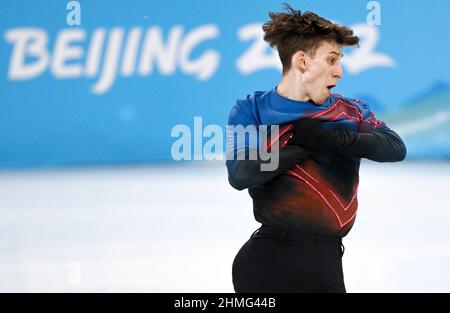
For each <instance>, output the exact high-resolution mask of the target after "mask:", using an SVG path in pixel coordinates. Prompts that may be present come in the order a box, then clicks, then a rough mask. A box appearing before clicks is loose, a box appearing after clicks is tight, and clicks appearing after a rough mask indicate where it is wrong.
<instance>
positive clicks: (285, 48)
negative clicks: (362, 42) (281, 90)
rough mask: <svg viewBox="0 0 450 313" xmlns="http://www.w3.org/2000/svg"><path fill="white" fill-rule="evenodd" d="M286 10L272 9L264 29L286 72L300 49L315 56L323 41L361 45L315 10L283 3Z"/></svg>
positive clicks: (356, 39) (341, 27)
mask: <svg viewBox="0 0 450 313" xmlns="http://www.w3.org/2000/svg"><path fill="white" fill-rule="evenodd" d="M284 6H285V8H286V9H287V10H288V12H287V13H273V12H269V17H270V19H271V20H270V21H268V22H266V23H265V24H264V25H263V26H262V29H263V31H264V40H265V41H266V42H268V43H269V44H270V46H271V47H272V48H273V47H276V48H277V50H278V54H279V56H280V59H281V63H282V64H283V75H284V74H285V73H286V72H288V71H289V70H290V68H291V59H292V56H293V55H294V53H296V52H297V51H299V50H302V51H304V52H305V53H310V54H311V55H312V56H314V53H315V52H316V49H317V48H318V46H319V44H320V43H321V42H322V41H323V40H326V41H334V42H336V43H337V44H339V45H342V46H354V45H358V44H359V37H358V36H355V35H353V31H352V30H351V29H350V28H348V27H345V26H341V25H338V24H334V23H332V22H330V21H329V20H327V19H324V18H322V17H320V16H318V15H317V14H315V13H313V12H309V11H306V12H305V13H303V14H302V13H301V12H300V11H297V10H294V9H293V8H292V7H291V6H289V5H288V4H287V3H284Z"/></svg>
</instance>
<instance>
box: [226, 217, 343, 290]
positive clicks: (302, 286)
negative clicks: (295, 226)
mask: <svg viewBox="0 0 450 313" xmlns="http://www.w3.org/2000/svg"><path fill="white" fill-rule="evenodd" d="M343 254H344V246H343V245H342V240H341V238H340V237H331V236H322V235H314V234H307V233H301V232H298V231H287V230H283V229H279V228H276V227H272V226H265V225H263V226H262V227H261V228H259V229H257V230H256V231H255V232H254V233H253V234H252V236H251V237H250V239H249V240H248V241H247V242H246V243H245V244H244V245H243V246H242V248H241V249H240V250H239V252H238V254H237V255H236V257H235V259H234V262H233V285H234V290H235V291H236V292H256V293H257V292H274V293H282V292H283V293H287V292H307V293H312V292H339V293H345V292H346V291H345V284H344V274H343V271H342V256H343Z"/></svg>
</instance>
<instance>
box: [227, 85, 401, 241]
mask: <svg viewBox="0 0 450 313" xmlns="http://www.w3.org/2000/svg"><path fill="white" fill-rule="evenodd" d="M299 119H315V120H319V121H320V122H321V124H322V125H323V127H324V128H325V129H327V130H339V131H342V133H343V134H344V135H345V134H347V135H348V139H347V140H346V141H345V143H344V144H343V146H342V147H341V148H339V149H335V150H329V151H326V152H314V151H308V150H307V149H305V148H303V147H301V146H298V145H289V144H288V143H289V140H290V138H291V137H292V133H293V123H294V122H295V121H297V120H299ZM228 125H234V126H237V125H242V126H244V127H246V126H248V125H255V126H256V127H258V126H260V125H280V133H279V135H280V138H279V139H280V145H281V149H280V154H279V157H280V163H279V168H278V169H277V170H276V171H273V172H262V171H261V170H260V166H259V165H260V164H261V162H262V161H261V160H248V159H246V160H238V159H236V158H234V159H232V160H227V162H226V165H227V169H228V175H229V176H228V177H229V181H230V183H231V185H232V186H233V187H235V188H236V189H238V190H242V189H246V188H248V190H249V193H250V196H251V197H252V198H253V210H254V215H255V219H256V220H257V221H258V222H260V223H261V224H264V225H272V226H279V227H282V228H285V229H297V230H301V231H304V232H308V233H314V234H320V235H330V236H338V237H344V236H345V235H347V234H348V232H349V231H350V229H351V228H352V226H353V224H354V221H355V217H356V212H357V208H358V200H357V191H358V182H359V174H358V173H359V167H360V162H361V158H367V159H370V160H373V161H377V162H395V161H400V160H403V159H404V158H405V156H406V148H405V145H404V143H403V141H402V139H401V138H400V137H399V136H398V135H397V134H396V133H395V132H394V131H393V130H392V129H390V128H389V127H388V126H387V125H386V124H385V123H383V122H381V121H378V120H377V118H376V117H375V115H374V114H373V113H372V112H371V111H370V108H369V106H368V104H367V103H364V102H363V101H360V100H356V99H350V98H346V97H343V96H341V95H338V94H333V95H331V96H330V97H328V99H327V100H326V101H325V102H324V103H323V104H322V105H316V104H314V103H312V102H302V101H296V100H292V99H288V98H285V97H283V96H281V95H280V94H278V93H277V91H276V88H273V89H271V90H268V91H256V92H254V93H253V94H251V95H248V96H246V97H245V98H242V99H239V100H237V101H236V104H235V105H234V107H233V109H232V110H231V112H230V115H229V120H228ZM231 136H232V135H228V134H227V147H228V148H227V149H229V150H232V152H233V155H234V156H236V155H237V154H239V153H245V154H246V155H248V154H249V151H250V150H251V149H256V148H257V147H255V146H252V144H251V143H249V142H247V141H244V142H242V143H239V142H236V140H234V139H235V138H231ZM232 139H233V140H232ZM230 145H231V146H230Z"/></svg>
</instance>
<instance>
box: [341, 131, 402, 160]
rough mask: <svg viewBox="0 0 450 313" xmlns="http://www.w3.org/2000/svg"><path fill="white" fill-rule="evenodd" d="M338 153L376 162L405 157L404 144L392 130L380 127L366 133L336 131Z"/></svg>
mask: <svg viewBox="0 0 450 313" xmlns="http://www.w3.org/2000/svg"><path fill="white" fill-rule="evenodd" d="M337 143H338V144H337V147H336V150H337V151H338V152H339V153H342V154H346V155H351V156H355V157H359V158H367V159H369V160H372V161H376V162H398V161H402V160H403V159H405V157H406V146H405V144H404V142H403V140H402V139H401V138H400V136H398V135H397V134H396V133H395V132H394V131H393V130H389V129H381V130H374V131H371V132H367V133H351V132H347V131H337Z"/></svg>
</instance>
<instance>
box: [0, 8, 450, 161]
mask: <svg viewBox="0 0 450 313" xmlns="http://www.w3.org/2000/svg"><path fill="white" fill-rule="evenodd" d="M68 2H69V1H61V0H60V1H56V0H46V1H2V2H1V4H0V30H1V32H0V35H1V37H0V167H1V168H10V167H13V168H17V167H29V166H55V165H85V164H86V165H87V164H105V163H106V164H109V163H111V164H119V163H136V162H161V161H171V160H172V158H171V153H170V151H171V145H172V143H173V142H174V141H175V138H172V137H171V130H172V128H173V127H174V126H175V125H177V124H186V125H188V126H191V127H193V123H194V116H200V117H202V119H203V126H206V125H208V124H218V125H220V126H222V127H223V128H224V127H225V124H226V119H227V115H228V112H229V111H230V109H231V107H232V105H233V104H234V102H235V100H236V99H237V98H240V97H242V96H245V95H246V94H247V93H250V92H252V91H254V90H266V89H269V88H272V87H274V86H276V84H277V83H278V82H279V79H280V77H281V71H280V67H279V64H278V63H277V62H278V61H277V57H276V54H274V52H273V51H272V50H271V49H269V47H268V46H267V45H261V39H260V38H261V37H260V33H258V29H259V28H260V25H261V24H262V23H264V22H265V21H266V20H267V19H268V15H267V13H268V12H269V11H281V10H282V5H281V1H259V0H246V1H232V0H214V1H199V0H190V1H184V0H174V1H169V2H167V1H162V0H161V1H156V0H152V1H144V0H134V1H119V0H115V1H111V0H108V1H106V0H105V1H104V0H96V1H79V3H80V5H81V25H79V26H70V25H68V24H67V14H69V13H70V12H71V10H67V9H66V5H67V3H68ZM368 2H369V1H359V0H348V1H344V0H334V1H318V0H312V1H307V0H302V1H290V2H289V3H290V4H291V5H292V6H293V7H294V8H296V9H300V10H302V11H304V10H311V11H314V12H316V13H317V14H319V15H321V16H324V17H326V18H328V19H331V20H334V21H338V22H340V23H342V24H345V25H349V26H351V27H352V28H354V29H355V30H357V31H358V32H359V34H360V35H361V38H362V44H361V47H360V49H359V50H355V49H354V48H349V49H346V50H345V51H344V53H346V56H345V57H344V62H345V64H344V72H345V76H344V79H343V80H342V81H341V82H340V85H339V86H338V87H337V88H336V90H335V92H338V93H340V94H343V95H346V96H349V97H355V98H361V99H363V100H365V101H367V102H368V103H369V104H370V105H371V107H372V110H373V111H374V112H375V114H376V115H377V117H378V118H379V119H381V120H383V121H385V122H386V123H387V124H388V125H389V126H391V127H392V128H394V129H395V130H396V131H397V132H398V133H399V134H400V135H402V137H403V138H404V139H405V142H406V144H407V147H408V158H409V159H422V158H427V159H430V158H432V159H436V158H449V157H450V127H449V125H450V123H449V121H450V87H449V86H450V71H449V70H450V58H449V52H450V34H449V30H450V22H449V21H448V14H449V12H450V2H449V1H443V0H427V1H422V0H417V1H401V0H396V1H386V0H385V1H378V3H379V4H380V7H381V11H380V13H381V15H380V16H381V24H380V25H375V26H370V25H368V24H367V16H368V14H370V13H371V11H372V10H371V9H369V10H368V9H367V4H368ZM30 30H34V31H35V32H37V33H38V34H40V35H41V36H42V38H47V42H46V43H43V44H42V45H41V46H39V44H38V43H39V41H36V38H35V37H33V36H32V33H31V32H30ZM246 32H247V36H248V37H245V33H246ZM148 33H151V34H150V35H149V36H150V37H149V38H148V41H147V48H148V49H149V50H146V48H145V46H146V44H145V38H146V36H147V34H148ZM99 34H100V35H99ZM101 34H104V36H105V37H104V42H101V41H99V38H100V37H98V36H101ZM133 34H134V35H133ZM139 34H140V36H139ZM158 34H160V35H161V37H160V39H161V40H159V39H158ZM26 36H28V39H27V37H26ZM64 36H67V37H66V38H68V40H69V41H68V47H69V48H70V49H63V50H60V51H59V52H58V49H57V47H56V46H57V45H58V42H59V45H62V44H63V43H64V42H63V39H64V38H65V37H64ZM96 36H97V38H96ZM121 36H122V37H121ZM133 36H136V37H133ZM152 36H153V37H152ZM134 39H135V41H134V42H135V43H136V45H135V47H136V49H134V50H133V49H131V48H132V47H133V40H134ZM20 40H22V41H23V42H22V43H23V46H24V47H25V50H24V51H25V53H22V54H21V53H20V46H21V41H20ZM114 40H116V43H117V46H116V47H113V46H111V49H110V52H111V53H116V55H117V58H118V62H111V63H109V65H107V66H105V64H108V53H107V52H106V51H109V50H108V48H107V47H108V45H109V44H110V43H111V42H114ZM95 44H97V45H98V47H99V48H100V49H99V51H100V53H99V54H98V56H99V59H98V60H99V63H98V71H95V67H92V66H88V65H89V63H90V62H91V65H92V64H95V62H93V60H95V58H92V57H90V56H89V55H90V53H92V51H95V50H92V49H91V48H92V47H93V45H95ZM159 45H162V46H163V48H164V46H165V47H166V48H167V47H169V48H170V47H172V49H166V50H164V49H163V50H162V51H163V52H162V53H161V55H162V56H163V57H161V58H159V59H158V60H159V61H158V60H155V59H153V61H152V62H150V63H149V64H151V65H152V71H151V72H148V71H147V72H145V69H144V67H145V66H144V67H143V62H142V58H144V59H145V55H146V54H147V55H151V53H152V52H151V51H155V50H154V49H156V48H157V47H158V46H159ZM33 46H34V47H33ZM255 48H257V49H259V50H258V51H259V52H256V53H250V54H249V51H251V50H252V49H255ZM64 51H65V52H66V53H67V52H70V51H72V53H73V54H72V55H70V54H68V55H66V56H64V55H63V54H62V53H61V52H64ZM149 51H150V52H149ZM358 51H359V52H358ZM364 51H366V52H364ZM132 52H135V58H133V55H134V54H133V53H132ZM33 53H38V55H42V53H44V54H47V55H48V62H44V61H42V60H44V59H42V58H41V57H39V56H38V57H37V56H36V55H33ZM358 54H359V55H358ZM15 55H16V57H18V59H17V60H19V61H20V62H22V61H23V62H24V63H25V64H26V66H32V65H33V64H37V63H36V62H38V63H39V62H44V63H43V66H42V68H41V69H38V70H37V71H36V72H35V73H34V74H30V75H28V76H26V75H25V76H22V77H20V73H21V72H20V71H17V67H16V68H15V69H14V64H13V63H14V56H15ZM92 55H94V54H93V53H92V54H91V56H92ZM20 56H25V58H24V59H23V60H21V59H20ZM110 56H111V55H110ZM172 56H173V57H172ZM246 56H247V58H245V57H246ZM64 58H65V59H64ZM203 58H209V61H204V59H203ZM125 59H126V60H129V61H131V62H129V63H126V64H129V65H130V66H129V67H128V68H126V69H125V70H123V63H124V60H125ZM17 60H16V61H17ZM133 60H134V61H135V62H134V61H133ZM150 60H152V59H150ZM199 60H200V61H201V60H203V62H206V63H205V64H206V65H203V66H201V65H198V61H199ZM164 62H165V63H164ZM196 62H197V63H196ZM215 62H216V63H215ZM58 63H59V64H60V65H59V66H58ZM144 63H145V62H144ZM196 64H197V65H196ZM104 66H105V67H104ZM58 68H59V71H58ZM104 68H108V69H110V70H111V69H117V74H116V75H112V76H111V77H115V78H113V79H112V83H111V84H109V85H108V84H107V85H106V86H104V87H101V86H100V85H99V81H100V80H101V76H102V71H103V69H104ZM208 69H209V70H210V71H209V72H208ZM211 69H212V70H211ZM89 71H91V72H89Z"/></svg>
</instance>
